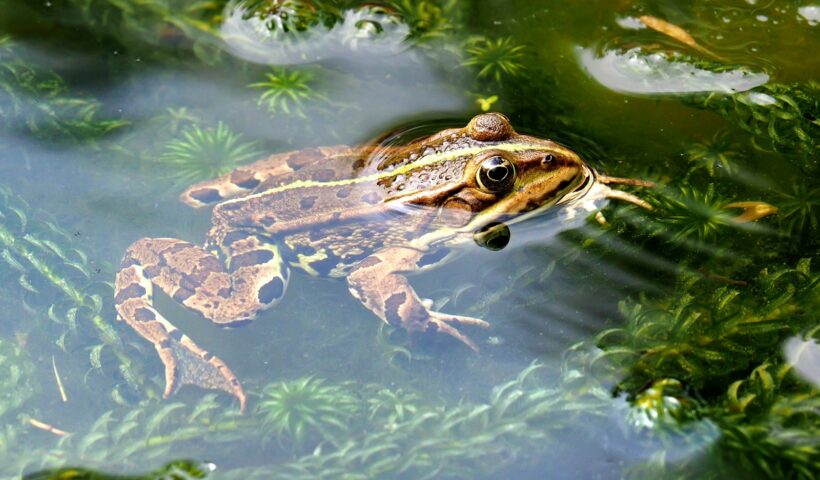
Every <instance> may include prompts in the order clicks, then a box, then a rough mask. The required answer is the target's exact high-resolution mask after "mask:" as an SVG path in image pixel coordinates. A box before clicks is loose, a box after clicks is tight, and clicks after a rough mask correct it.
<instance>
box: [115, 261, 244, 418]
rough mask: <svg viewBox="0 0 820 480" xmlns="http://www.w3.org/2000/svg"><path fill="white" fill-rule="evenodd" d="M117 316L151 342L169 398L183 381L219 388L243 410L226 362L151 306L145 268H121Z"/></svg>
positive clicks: (241, 395) (236, 382) (241, 397)
mask: <svg viewBox="0 0 820 480" xmlns="http://www.w3.org/2000/svg"><path fill="white" fill-rule="evenodd" d="M115 294H116V297H115V302H116V308H117V313H118V314H119V318H121V319H122V320H124V321H125V322H126V323H128V324H129V325H130V326H131V327H132V328H134V330H136V331H137V333H139V334H140V335H141V336H142V337H144V338H145V339H147V340H149V341H150V342H151V343H153V344H154V348H156V350H157V354H158V355H159V358H160V360H161V361H162V364H163V366H164V367H165V391H164V392H163V397H164V398H168V397H170V396H171V395H172V394H173V393H174V392H176V391H177V390H178V389H179V387H180V386H182V385H186V384H188V385H196V386H199V387H202V388H210V389H216V390H222V391H224V392H227V393H228V394H230V395H233V396H234V397H236V399H237V400H239V407H240V409H241V410H242V411H244V410H245V392H244V391H243V390H242V385H241V384H240V383H239V380H237V378H236V375H234V374H233V372H231V369H230V368H228V366H227V365H225V363H224V362H223V361H222V360H220V359H219V358H218V357H215V356H214V355H211V354H210V353H208V352H207V351H206V350H205V349H203V348H201V347H200V346H199V345H197V344H196V343H194V341H193V340H191V339H190V338H189V337H188V336H187V335H185V334H183V333H182V332H180V331H179V330H178V329H177V328H176V327H174V326H173V325H172V324H171V323H170V322H169V321H168V320H167V319H165V317H163V316H162V314H161V313H159V312H158V311H157V310H156V309H155V308H154V307H153V306H152V284H151V281H150V279H149V278H148V277H147V276H145V274H144V269H143V268H142V267H141V266H138V265H131V266H129V267H126V268H124V269H122V270H120V272H119V274H118V275H117V280H116V284H115Z"/></svg>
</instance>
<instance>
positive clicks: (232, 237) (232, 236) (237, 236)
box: [222, 230, 252, 247]
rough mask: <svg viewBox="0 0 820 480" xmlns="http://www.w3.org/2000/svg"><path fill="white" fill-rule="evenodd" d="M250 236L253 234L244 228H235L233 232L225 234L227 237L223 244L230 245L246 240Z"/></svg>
mask: <svg viewBox="0 0 820 480" xmlns="http://www.w3.org/2000/svg"><path fill="white" fill-rule="evenodd" d="M250 236H252V234H250V233H248V232H245V231H242V230H233V231H231V232H228V233H227V235H225V238H223V239H222V245H227V246H229V247H230V246H231V245H233V244H234V243H236V242H238V241H240V240H245V239H246V238H248V237H250Z"/></svg>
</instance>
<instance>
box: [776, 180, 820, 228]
mask: <svg viewBox="0 0 820 480" xmlns="http://www.w3.org/2000/svg"><path fill="white" fill-rule="evenodd" d="M777 205H778V206H779V207H780V214H779V215H778V217H779V219H780V223H781V225H783V226H784V227H785V229H786V231H788V232H790V233H792V234H801V233H805V234H808V235H811V234H812V233H815V232H817V229H818V226H820V224H818V218H820V187H815V186H813V185H812V184H809V183H804V182H796V183H794V184H792V186H791V191H790V192H779V193H778V195H777Z"/></svg>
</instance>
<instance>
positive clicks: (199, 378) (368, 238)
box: [115, 113, 646, 408]
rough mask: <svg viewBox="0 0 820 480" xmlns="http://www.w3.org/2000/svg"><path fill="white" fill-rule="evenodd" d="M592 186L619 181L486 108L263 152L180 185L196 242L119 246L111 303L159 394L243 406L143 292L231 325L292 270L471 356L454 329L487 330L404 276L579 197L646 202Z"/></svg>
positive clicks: (225, 375)
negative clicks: (412, 133)
mask: <svg viewBox="0 0 820 480" xmlns="http://www.w3.org/2000/svg"><path fill="white" fill-rule="evenodd" d="M605 183H619V180H618V179H613V178H610V177H603V176H600V175H596V174H595V173H594V172H593V170H592V169H591V168H590V167H588V166H587V165H586V164H585V163H584V162H583V161H582V160H581V159H580V158H579V156H578V155H577V154H575V152H573V151H571V150H569V149H567V148H565V147H563V146H561V145H558V144H557V143H554V142H552V141H549V140H542V139H540V138H535V137H531V136H526V135H520V134H518V133H516V132H515V131H514V130H513V128H512V127H511V126H510V123H509V121H508V120H507V118H506V117H504V116H503V115H501V114H497V113H487V114H482V115H478V116H476V117H475V118H473V119H472V120H471V121H470V123H469V124H468V125H467V126H466V127H464V128H459V129H450V130H444V131H442V132H439V133H437V134H435V135H433V136H431V137H428V138H425V139H422V140H419V141H416V142H414V143H411V144H409V145H406V146H402V147H390V148H387V147H385V148H378V147H361V148H351V147H329V148H309V149H306V150H300V151H295V152H290V153H282V154H276V155H273V156H271V157H268V158H266V159H264V160H261V161H258V162H256V163H254V164H251V165H248V166H244V167H240V168H238V169H236V170H234V171H233V172H231V173H230V174H228V175H225V176H224V177H221V178H218V179H215V180H211V181H206V182H203V183H199V184H196V185H194V186H192V187H190V188H189V189H187V190H186V191H185V192H184V193H183V194H182V196H181V199H182V201H183V202H184V203H186V204H188V205H190V206H192V207H206V206H213V214H212V219H213V225H212V227H211V229H210V231H209V232H208V234H207V236H206V237H205V242H204V245H202V246H200V245H196V244H193V243H190V242H187V241H184V240H178V239H175V238H143V239H141V240H139V241H137V242H136V243H134V244H133V245H131V246H130V247H129V248H128V250H127V251H126V253H125V256H124V258H123V260H122V265H121V267H120V270H119V272H118V274H117V279H116V284H115V295H116V298H115V303H116V309H117V312H118V314H119V317H120V318H121V319H122V320H124V321H125V322H127V323H128V325H130V326H131V327H133V328H134V330H136V331H137V333H139V334H140V335H141V336H142V337H144V338H145V339H147V340H148V341H150V342H152V343H153V344H154V347H155V348H156V350H157V353H158V354H159V357H160V359H161V360H162V363H163V364H164V365H165V396H166V397H167V396H169V395H171V394H172V393H173V392H174V391H175V390H176V389H177V388H178V387H179V386H180V385H183V384H193V385H198V386H200V387H203V388H211V389H219V390H223V391H225V392H228V393H230V394H232V395H234V396H235V397H236V398H237V399H238V400H239V402H240V405H241V407H242V408H244V406H245V393H244V391H243V389H242V386H241V385H240V383H239V381H238V380H237V378H236V376H235V375H234V374H233V372H231V370H230V368H228V366H227V365H226V364H225V363H224V362H223V361H222V360H220V359H219V358H218V357H216V356H215V355H213V354H212V353H210V352H208V351H206V350H205V349H203V348H201V347H199V346H198V345H197V344H196V343H194V342H193V341H192V340H191V339H190V338H189V337H188V336H187V335H185V334H184V333H182V332H181V331H179V330H178V329H177V328H176V327H174V325H173V324H172V323H171V322H170V321H169V320H168V319H166V318H165V317H164V316H163V315H162V314H161V313H160V312H158V311H157V310H156V308H155V307H154V306H153V288H154V287H155V286H156V287H159V288H160V289H161V290H162V291H163V292H165V293H166V294H168V295H169V296H170V297H171V298H173V299H174V300H176V301H178V302H180V303H182V305H184V306H185V307H187V308H188V309H190V310H194V311H196V312H199V313H200V314H202V315H203V316H204V317H205V318H207V319H208V320H210V321H212V322H214V323H216V324H218V325H221V326H225V327H238V326H240V325H244V324H246V323H248V322H250V321H252V320H253V319H254V317H256V316H257V315H258V314H259V312H261V311H262V310H265V309H267V308H270V307H271V306H273V305H274V304H275V303H276V302H277V301H278V300H279V299H280V298H282V296H283V295H284V293H285V287H286V286H287V284H288V278H289V276H290V270H291V269H292V268H296V269H299V270H302V271H304V272H306V273H308V274H311V275H316V276H323V277H344V278H346V279H347V284H348V286H349V288H350V293H351V294H352V295H353V296H354V297H355V298H356V299H357V300H359V301H360V302H361V303H362V305H364V306H365V307H366V308H367V309H368V310H370V311H372V312H373V313H374V314H376V316H378V317H379V318H381V319H382V320H383V321H385V322H387V323H389V324H391V325H395V326H398V327H402V328H404V329H406V330H407V331H409V332H440V333H444V334H447V335H450V336H452V337H454V338H456V339H458V340H460V341H461V342H463V343H464V344H465V345H467V346H468V347H469V348H471V349H473V350H477V347H476V345H475V344H474V343H473V342H472V341H471V340H470V339H469V338H468V337H467V336H465V335H464V334H463V333H462V332H461V331H460V330H459V328H460V327H465V326H471V327H472V326H476V327H487V326H488V324H487V323H486V322H485V321H483V320H481V319H478V318H471V317H465V316H459V315H453V314H450V313H443V312H437V311H433V310H432V305H431V304H432V302H429V301H425V300H423V299H421V298H419V296H418V295H417V294H416V292H415V291H414V290H413V287H412V286H411V285H410V283H409V282H408V281H407V278H406V276H405V275H407V274H412V273H416V272H419V271H422V270H426V269H428V268H432V267H435V266H438V265H440V264H442V263H443V262H444V261H445V260H447V259H449V258H451V257H452V256H453V255H452V254H454V253H457V252H459V251H460V250H461V251H463V250H464V249H465V248H464V246H465V244H473V243H474V242H475V243H479V244H480V245H484V246H486V247H488V248H491V249H497V248H498V247H499V246H503V245H504V244H505V241H506V239H505V238H503V237H504V235H508V234H509V230H507V229H506V226H505V225H506V224H511V223H515V222H516V221H519V220H521V219H523V218H524V217H529V216H531V215H533V214H537V213H539V212H542V211H544V210H546V209H549V208H553V207H558V206H562V208H572V206H573V205H577V204H579V203H581V202H580V201H581V200H584V199H589V198H590V196H595V197H597V198H604V197H617V198H621V199H626V200H629V201H632V202H634V203H637V204H639V205H642V206H646V204H645V203H644V202H642V201H641V200H639V199H637V198H635V197H633V196H631V195H629V194H627V193H624V192H622V191H617V190H612V189H610V188H609V187H606V186H605V185H604V184H605ZM621 183H629V182H628V181H626V180H623V181H622V182H621ZM499 232H501V233H499ZM499 237H500V239H499ZM460 247H461V248H460Z"/></svg>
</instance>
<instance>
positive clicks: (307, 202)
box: [299, 196, 316, 210]
mask: <svg viewBox="0 0 820 480" xmlns="http://www.w3.org/2000/svg"><path fill="white" fill-rule="evenodd" d="M315 204H316V197H315V196H310V197H302V198H300V199H299V208H301V209H302V210H310V209H311V208H313V206H314V205H315Z"/></svg>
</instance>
